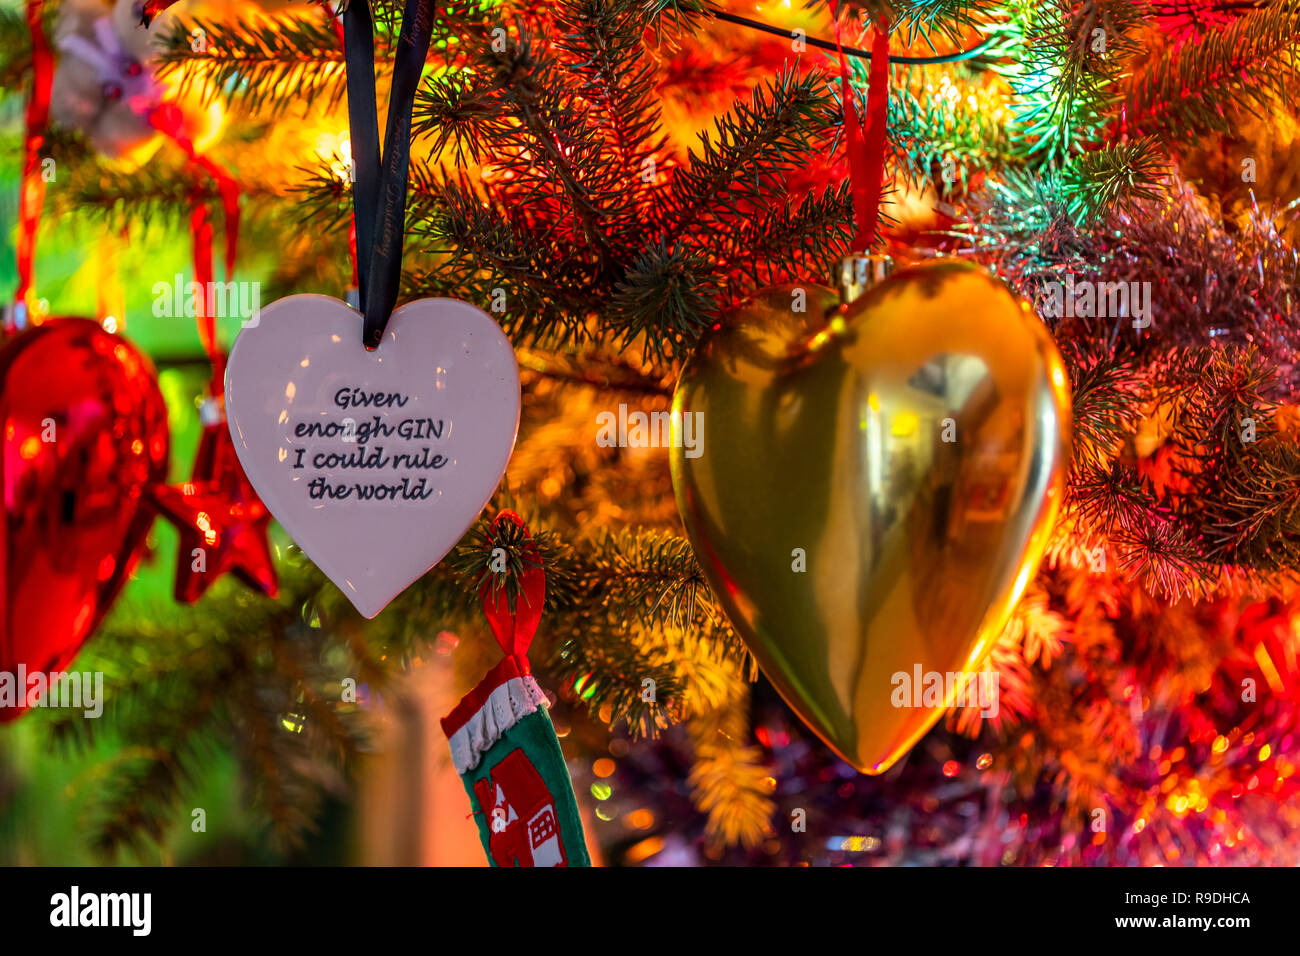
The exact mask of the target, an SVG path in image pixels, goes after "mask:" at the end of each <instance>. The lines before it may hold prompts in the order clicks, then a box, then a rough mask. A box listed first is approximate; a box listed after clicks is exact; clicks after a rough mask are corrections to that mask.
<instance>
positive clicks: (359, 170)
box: [343, 0, 433, 349]
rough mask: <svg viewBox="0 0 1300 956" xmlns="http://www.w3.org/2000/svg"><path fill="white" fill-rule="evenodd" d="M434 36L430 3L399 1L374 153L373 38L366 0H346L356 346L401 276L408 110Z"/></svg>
mask: <svg viewBox="0 0 1300 956" xmlns="http://www.w3.org/2000/svg"><path fill="white" fill-rule="evenodd" d="M432 35H433V0H406V7H405V9H404V11H403V13H402V32H401V35H400V36H399V38H398V41H397V56H396V58H395V59H394V62H393V85H392V89H391V90H390V92H389V102H388V126H387V129H386V130H385V132H384V152H383V158H382V159H381V158H380V154H379V107H378V106H377V104H376V102H375V38H374V25H373V21H372V19H371V16H370V2H369V0H351V2H350V3H349V4H348V8H347V10H345V11H344V12H343V54H344V64H345V66H346V68H347V87H348V127H349V132H350V135H351V137H352V163H353V171H354V173H355V175H356V182H355V183H353V186H352V208H353V211H354V212H355V213H356V221H357V287H358V289H357V291H358V293H359V294H360V297H361V314H362V316H363V317H364V324H363V327H362V333H361V338H362V343H363V344H364V345H365V347H366V348H368V349H373V348H377V347H378V346H379V343H380V342H381V341H382V340H383V337H384V328H385V327H386V326H387V325H388V319H389V316H391V315H392V314H393V306H394V305H395V304H396V303H397V290H398V286H399V285H400V283H401V279H402V240H403V238H404V235H403V234H404V232H405V231H406V180H407V175H408V172H409V170H410V165H411V108H412V106H413V105H414V103H415V89H416V87H417V86H418V85H419V83H420V76H421V74H422V72H423V71H424V61H425V57H426V56H427V55H428V53H429V40H430V38H431V37H432Z"/></svg>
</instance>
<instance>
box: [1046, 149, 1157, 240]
mask: <svg viewBox="0 0 1300 956" xmlns="http://www.w3.org/2000/svg"><path fill="white" fill-rule="evenodd" d="M1167 171H1168V162H1167V160H1166V159H1165V155H1164V151H1163V150H1162V149H1161V146H1160V143H1159V141H1158V140H1157V139H1156V138H1155V137H1154V136H1145V137H1142V138H1141V139H1136V140H1132V141H1130V142H1127V143H1119V144H1117V145H1114V146H1103V147H1101V148H1100V149H1094V150H1089V151H1087V152H1084V153H1082V154H1080V155H1079V156H1078V157H1077V158H1075V159H1074V161H1073V162H1071V163H1070V164H1069V165H1068V166H1067V167H1066V168H1065V170H1064V171H1063V173H1062V176H1061V192H1062V195H1063V196H1064V198H1065V204H1066V209H1067V211H1068V212H1069V214H1070V215H1071V216H1072V217H1073V218H1074V220H1075V222H1084V221H1087V220H1096V219H1098V218H1100V217H1101V216H1102V215H1103V214H1106V213H1110V212H1112V211H1113V210H1116V209H1119V208H1120V207H1121V206H1124V205H1126V204H1129V203H1132V202H1133V201H1135V200H1139V199H1157V198H1158V197H1159V196H1160V190H1159V188H1158V184H1159V182H1160V180H1161V178H1162V177H1163V176H1164V175H1166V173H1167Z"/></svg>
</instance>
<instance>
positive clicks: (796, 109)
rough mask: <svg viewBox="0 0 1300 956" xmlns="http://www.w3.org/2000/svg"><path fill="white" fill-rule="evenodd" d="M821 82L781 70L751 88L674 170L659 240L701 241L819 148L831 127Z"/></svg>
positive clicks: (832, 113) (832, 110) (831, 112)
mask: <svg viewBox="0 0 1300 956" xmlns="http://www.w3.org/2000/svg"><path fill="white" fill-rule="evenodd" d="M827 89H828V88H827V85H826V81H825V78H824V77H822V76H820V75H819V74H815V73H807V74H799V73H796V72H795V71H794V70H793V69H786V70H783V71H782V72H781V73H780V74H779V75H778V76H777V77H775V78H773V79H771V80H768V81H767V82H765V83H763V84H760V85H759V86H758V87H757V88H755V90H754V93H753V95H752V96H751V97H750V99H749V101H748V102H747V103H737V104H736V105H735V106H733V107H732V109H731V110H730V111H729V112H728V113H726V114H725V115H724V116H722V117H720V118H719V119H718V120H717V121H716V123H715V124H714V131H713V133H712V134H709V133H705V134H704V135H703V136H702V137H701V143H700V147H699V152H698V153H697V152H696V151H694V150H692V152H691V156H690V162H689V163H688V164H686V165H683V166H682V167H680V168H679V169H677V170H676V172H675V175H674V177H673V182H672V185H671V188H670V189H669V190H668V194H667V196H666V197H665V208H664V212H663V222H664V233H665V235H666V236H667V237H670V238H674V239H675V238H677V237H687V236H701V235H702V234H703V233H705V232H706V231H707V230H708V229H709V228H711V227H716V226H718V225H719V224H721V223H722V222H723V221H724V220H726V219H727V218H728V214H730V215H735V216H743V215H744V212H745V210H746V209H747V208H748V207H749V206H750V205H751V204H752V203H755V202H758V201H761V200H764V199H765V198H766V195H767V191H766V190H765V189H763V184H764V183H772V182H780V181H783V180H784V179H785V177H786V176H787V175H788V174H789V173H790V172H791V171H793V170H795V169H797V168H798V167H799V166H800V165H801V163H803V162H805V161H807V159H808V158H810V157H811V156H813V155H814V154H815V153H816V152H817V150H818V148H819V146H821V145H822V144H824V142H825V138H826V133H827V131H828V130H830V129H831V128H832V127H833V126H834V125H837V123H838V121H837V120H836V119H835V117H836V115H837V114H836V107H835V101H834V98H833V97H832V96H831V95H830V93H829V92H828V91H827Z"/></svg>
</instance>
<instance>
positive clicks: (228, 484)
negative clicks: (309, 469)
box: [153, 400, 279, 604]
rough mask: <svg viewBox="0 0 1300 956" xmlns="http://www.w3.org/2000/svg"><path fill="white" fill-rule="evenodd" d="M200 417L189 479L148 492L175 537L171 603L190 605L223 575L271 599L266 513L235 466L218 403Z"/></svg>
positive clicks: (236, 461)
mask: <svg viewBox="0 0 1300 956" xmlns="http://www.w3.org/2000/svg"><path fill="white" fill-rule="evenodd" d="M202 418H203V422H204V424H203V435H202V437H200V439H199V451H198V455H197V456H196V457H195V459H194V471H193V477H192V478H191V479H190V480H189V481H186V482H182V483H181V484H178V485H155V486H154V489H153V497H154V503H155V505H156V506H157V508H158V511H159V513H160V514H161V515H162V516H163V517H164V518H166V519H167V520H168V521H170V522H171V523H172V524H174V525H176V528H177V530H179V531H180V533H181V544H180V554H179V555H178V556H177V561H176V588H175V592H174V593H175V597H176V600H177V601H180V602H182V603H185V604H193V603H194V602H195V601H197V600H198V599H199V598H200V597H202V596H203V595H204V593H205V592H206V591H207V590H208V588H210V587H211V586H212V585H213V584H214V583H216V581H217V580H218V579H219V578H220V577H221V576H222V575H223V574H226V573H227V572H232V573H233V574H234V575H235V576H236V577H237V578H239V579H240V580H241V581H243V582H244V583H245V584H247V585H248V586H249V587H251V588H253V589H254V590H257V591H261V592H262V593H263V594H265V595H266V596H267V597H272V598H273V597H275V596H276V595H277V593H278V592H279V587H278V584H277V581H276V576H275V566H274V565H273V564H272V562H271V545H270V542H269V541H268V540H267V530H268V528H269V527H270V524H271V514H270V512H268V511H267V510H266V506H265V505H264V504H262V501H261V499H259V498H258V497H257V492H255V491H254V490H253V487H252V485H250V484H249V483H248V479H247V478H246V477H244V470H243V469H242V468H240V467H239V459H238V458H237V457H236V456H235V446H234V444H233V443H232V442H231V440H230V432H229V431H228V430H227V428H226V423H225V421H224V415H222V414H221V411H220V406H219V400H217V401H214V400H209V401H208V402H205V403H204V408H203V414H202Z"/></svg>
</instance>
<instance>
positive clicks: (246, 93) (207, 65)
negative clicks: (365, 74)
mask: <svg viewBox="0 0 1300 956" xmlns="http://www.w3.org/2000/svg"><path fill="white" fill-rule="evenodd" d="M195 31H198V32H197V33H196V32H195ZM196 47H197V49H196ZM390 54H391V51H389V50H388V49H387V47H386V45H385V42H384V36H383V34H381V35H380V37H379V38H378V39H377V41H376V48H375V57H376V62H377V65H378V66H377V68H378V70H379V71H380V72H381V75H382V71H383V70H385V69H388V68H389V67H387V66H386V64H387V63H390V62H391V55H390ZM158 74H159V75H160V76H162V77H168V76H176V77H179V80H180V88H181V90H182V91H184V90H188V89H190V88H191V87H197V88H198V89H200V90H201V91H203V94H204V96H205V97H206V98H207V99H209V100H211V99H214V98H216V97H221V98H222V99H223V100H224V101H225V102H226V104H227V105H230V106H236V105H238V106H242V107H244V108H246V109H249V110H268V111H276V112H280V111H283V110H287V109H289V108H290V107H293V106H300V107H302V108H304V109H306V108H307V104H308V103H309V102H310V103H315V104H316V105H317V108H320V106H321V104H324V106H325V108H333V107H334V106H336V105H338V103H340V102H341V101H342V99H343V95H344V92H345V79H346V78H345V73H344V67H343V48H342V44H340V43H339V38H338V35H337V33H336V32H335V29H334V24H333V23H332V22H331V21H330V20H329V19H328V18H327V17H325V16H324V15H323V14H322V13H320V12H319V11H315V10H306V11H303V12H302V13H294V14H286V15H281V16H275V17H270V16H265V15H263V16H258V17H255V18H241V19H240V20H238V21H225V20H207V19H200V18H195V19H191V20H186V21H180V20H177V21H175V22H173V23H171V24H170V25H169V26H168V27H167V28H166V29H165V30H164V31H163V33H162V40H161V49H160V52H159V66H158Z"/></svg>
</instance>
